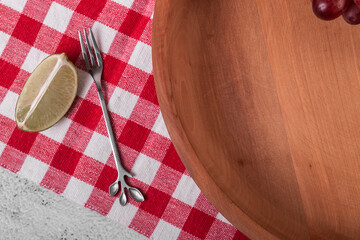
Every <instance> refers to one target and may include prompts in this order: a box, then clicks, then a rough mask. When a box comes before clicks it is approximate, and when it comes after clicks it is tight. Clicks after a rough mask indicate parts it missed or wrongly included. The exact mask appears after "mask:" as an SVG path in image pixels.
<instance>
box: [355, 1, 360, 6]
mask: <svg viewBox="0 0 360 240" xmlns="http://www.w3.org/2000/svg"><path fill="white" fill-rule="evenodd" d="M354 3H355V4H356V5H357V6H358V7H359V8H360V0H354Z"/></svg>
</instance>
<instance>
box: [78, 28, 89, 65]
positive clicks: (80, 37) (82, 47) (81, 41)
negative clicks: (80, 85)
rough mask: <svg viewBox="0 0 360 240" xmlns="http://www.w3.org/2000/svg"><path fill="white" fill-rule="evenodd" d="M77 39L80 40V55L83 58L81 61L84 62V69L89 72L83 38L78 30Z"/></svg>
mask: <svg viewBox="0 0 360 240" xmlns="http://www.w3.org/2000/svg"><path fill="white" fill-rule="evenodd" d="M79 39H80V46H81V53H82V56H83V59H84V62H85V66H86V69H87V70H88V71H89V70H90V63H89V58H88V56H87V53H86V48H85V44H84V41H83V38H82V36H81V31H80V30H79Z"/></svg>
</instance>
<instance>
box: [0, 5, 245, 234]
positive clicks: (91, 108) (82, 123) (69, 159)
mask: <svg viewBox="0 0 360 240" xmlns="http://www.w3.org/2000/svg"><path fill="white" fill-rule="evenodd" d="M154 4H155V2H154V0H114V1H105V0H57V1H49V0H0V22H1V24H0V70H1V79H0V165H1V166H2V167H4V168H7V169H9V170H10V171H12V172H15V173H18V174H19V175H21V176H23V177H25V178H28V179H30V180H32V181H34V182H36V183H38V184H40V185H41V186H44V187H45V188H48V189H51V190H52V191H54V192H56V193H58V194H60V195H62V196H64V197H66V198H68V199H70V200H73V201H75V202H77V203H79V204H81V205H83V206H84V207H87V208H89V209H92V210H94V211H97V212H98V213H100V214H102V215H104V216H107V217H108V218H111V219H113V220H115V221H118V222H120V223H122V224H124V225H127V226H129V227H130V228H132V229H135V230H136V231H138V232H139V233H141V234H143V235H145V236H146V237H149V238H151V239H166V240H169V239H247V238H246V237H245V236H244V235H243V234H242V233H240V232H239V231H237V230H236V228H234V227H233V226H232V225H231V224H230V223H229V222H228V221H227V220H226V219H225V218H224V217H223V216H222V215H221V214H219V213H218V212H217V211H216V209H215V208H214V207H213V206H212V205H211V204H210V203H209V202H208V201H207V199H206V198H205V197H204V195H203V194H202V193H201V192H200V190H199V188H198V187H197V186H196V184H195V183H194V181H193V180H192V178H191V177H190V176H189V174H188V173H187V172H186V170H185V168H184V166H183V165H182V163H181V161H180V159H179V157H178V155H177V153H176V151H175V149H174V146H173V145H172V143H171V140H170V138H169V135H168V133H167V130H166V128H165V125H164V122H163V118H162V115H161V112H160V108H159V105H158V101H157V98H156V93H155V87H154V78H153V74H152V61H151V26H152V14H153V8H154ZM85 27H91V28H92V29H93V32H94V34H95V38H96V39H97V40H98V43H99V47H100V49H101V50H102V54H103V59H104V63H105V64H104V73H103V89H104V95H105V98H106V102H107V104H108V109H109V114H110V118H111V120H112V125H113V128H114V131H115V135H116V138H117V139H118V143H119V144H118V145H119V149H120V152H121V155H122V159H123V163H124V166H125V167H126V168H127V169H128V170H130V172H132V173H133V174H134V175H135V177H134V178H132V179H130V180H129V182H130V183H131V184H132V185H134V186H136V187H138V188H139V189H141V190H142V192H143V193H144V195H145V197H146V201H145V202H143V203H138V202H134V201H132V200H131V199H130V203H128V204H127V205H126V207H122V206H120V204H119V202H118V195H117V196H116V197H110V196H109V194H108V187H109V185H110V184H111V183H112V182H113V181H114V180H115V179H116V170H115V164H114V159H113V156H112V152H111V148H110V144H109V140H108V137H107V132H106V127H105V122H104V119H103V116H102V111H101V107H100V103H99V99H98V96H97V92H96V88H95V85H94V84H93V83H92V79H91V78H90V76H89V75H88V74H87V73H86V71H85V67H84V64H83V60H82V58H81V54H80V45H79V40H78V32H77V31H78V30H79V29H83V28H85ZM61 52H65V53H66V54H67V55H68V57H69V59H70V60H71V61H72V62H74V63H75V65H76V67H77V68H78V72H79V90H78V93H77V97H76V99H75V102H74V103H73V106H72V107H71V109H70V111H69V112H68V113H67V115H66V116H65V117H64V118H63V119H62V120H61V121H60V122H59V123H57V124H56V125H55V126H53V127H51V128H50V129H48V130H46V131H43V132H41V133H28V132H23V131H20V130H18V129H17V128H16V124H15V121H14V110H15V104H16V101H17V98H18V96H19V94H20V91H21V88H22V86H23V85H24V83H25V81H26V80H27V78H28V77H29V75H30V73H31V72H32V71H33V69H34V68H35V67H36V65H37V64H39V62H40V61H41V60H42V59H43V58H45V57H46V56H47V55H49V54H53V53H61Z"/></svg>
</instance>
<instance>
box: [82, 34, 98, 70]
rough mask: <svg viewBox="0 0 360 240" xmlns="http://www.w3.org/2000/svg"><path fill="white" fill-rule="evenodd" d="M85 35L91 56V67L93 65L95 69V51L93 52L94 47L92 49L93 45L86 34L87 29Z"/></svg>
mask: <svg viewBox="0 0 360 240" xmlns="http://www.w3.org/2000/svg"><path fill="white" fill-rule="evenodd" d="M84 35H85V40H86V45H87V46H88V51H89V55H90V60H91V65H92V66H93V67H96V65H95V58H94V54H93V50H92V47H91V44H90V41H89V38H88V35H87V34H86V29H85V28H84Z"/></svg>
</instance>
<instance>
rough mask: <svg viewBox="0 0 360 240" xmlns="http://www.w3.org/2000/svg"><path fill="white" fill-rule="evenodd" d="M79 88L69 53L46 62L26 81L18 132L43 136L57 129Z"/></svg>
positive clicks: (18, 109)
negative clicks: (39, 133) (55, 125)
mask: <svg viewBox="0 0 360 240" xmlns="http://www.w3.org/2000/svg"><path fill="white" fill-rule="evenodd" d="M77 86H78V74H77V71H76V67H75V66H74V64H72V63H71V62H70V61H69V59H68V58H67V56H66V54H65V53H61V54H54V55H50V56H49V57H47V58H45V59H44V60H43V61H42V62H41V63H40V64H39V65H38V66H37V67H36V68H35V70H34V71H33V73H32V74H31V75H30V77H29V79H28V80H27V81H26V83H25V85H24V87H23V89H22V91H21V93H20V96H19V98H18V101H17V103H16V108H15V120H16V124H17V126H18V128H19V129H21V130H24V131H29V132H39V131H42V130H45V129H47V128H49V127H51V126H53V125H54V124H55V123H57V122H58V121H59V120H60V119H61V118H62V117H63V116H64V115H65V113H66V112H67V111H68V110H69V108H70V106H71V104H72V103H73V101H74V99H75V96H76V92H77Z"/></svg>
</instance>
